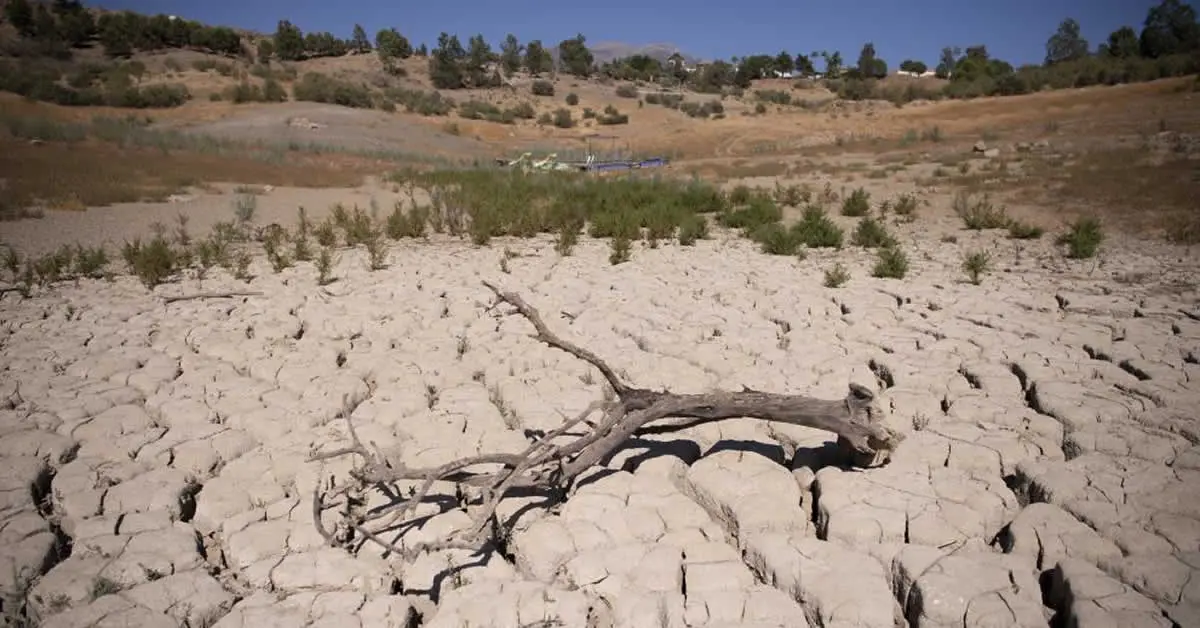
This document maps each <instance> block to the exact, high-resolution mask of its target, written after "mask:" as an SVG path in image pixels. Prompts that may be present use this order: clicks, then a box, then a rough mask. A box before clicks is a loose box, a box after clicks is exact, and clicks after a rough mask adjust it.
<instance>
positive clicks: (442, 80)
mask: <svg viewBox="0 0 1200 628" xmlns="http://www.w3.org/2000/svg"><path fill="white" fill-rule="evenodd" d="M466 56H467V51H466V50H464V49H463V47H462V43H461V42H460V41H458V35H450V34H448V33H446V32H442V33H441V34H440V35H438V45H437V48H434V49H433V51H432V53H431V54H430V56H429V80H430V81H431V82H432V83H433V86H434V87H436V88H438V89H461V88H463V87H465V86H466V82H465V77H464V76H463V67H462V66H463V59H465V58H466Z"/></svg>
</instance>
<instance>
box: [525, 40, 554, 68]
mask: <svg viewBox="0 0 1200 628" xmlns="http://www.w3.org/2000/svg"><path fill="white" fill-rule="evenodd" d="M553 65H554V59H553V58H551V57H550V51H549V50H546V48H545V47H544V46H542V40H540V39H535V40H533V41H531V42H529V43H528V44H526V45H525V69H526V70H528V71H529V73H530V74H532V75H534V76H538V75H541V74H543V73H545V72H549V71H550V70H551V69H552V68H553Z"/></svg>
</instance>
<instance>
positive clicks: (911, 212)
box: [892, 194, 917, 221]
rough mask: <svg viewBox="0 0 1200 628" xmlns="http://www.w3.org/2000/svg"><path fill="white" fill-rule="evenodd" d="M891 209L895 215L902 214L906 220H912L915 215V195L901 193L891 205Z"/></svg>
mask: <svg viewBox="0 0 1200 628" xmlns="http://www.w3.org/2000/svg"><path fill="white" fill-rule="evenodd" d="M892 211H893V212H895V213H896V215H897V216H903V217H904V218H906V219H907V220H910V221H911V220H913V219H914V218H916V215H917V197H915V196H913V195H912V194H901V195H900V196H899V197H898V198H897V199H896V202H895V204H894V205H893V207H892Z"/></svg>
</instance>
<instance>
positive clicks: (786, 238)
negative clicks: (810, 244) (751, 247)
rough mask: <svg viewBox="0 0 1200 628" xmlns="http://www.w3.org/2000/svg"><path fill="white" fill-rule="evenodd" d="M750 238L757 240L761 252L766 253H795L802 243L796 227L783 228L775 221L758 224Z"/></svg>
mask: <svg viewBox="0 0 1200 628" xmlns="http://www.w3.org/2000/svg"><path fill="white" fill-rule="evenodd" d="M750 238H751V239H752V240H754V241H755V242H758V243H759V245H760V246H761V247H762V252H763V253H766V254H768V255H795V254H796V252H797V251H799V250H800V245H801V244H803V241H802V239H801V238H800V236H799V233H798V232H797V230H796V229H794V228H793V229H788V228H785V227H784V226H783V225H781V224H779V223H777V222H772V223H766V224H762V225H758V226H757V227H755V228H754V231H752V232H751V234H750Z"/></svg>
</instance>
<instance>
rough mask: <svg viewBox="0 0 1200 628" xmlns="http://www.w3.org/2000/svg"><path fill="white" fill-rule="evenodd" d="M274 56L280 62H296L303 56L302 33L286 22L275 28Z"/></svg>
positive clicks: (281, 22)
mask: <svg viewBox="0 0 1200 628" xmlns="http://www.w3.org/2000/svg"><path fill="white" fill-rule="evenodd" d="M275 56H277V57H279V59H280V60H281V61H296V60H298V59H300V58H301V57H303V56H304V33H301V32H300V29H299V28H297V27H296V26H295V25H293V24H292V23H291V22H289V21H287V20H279V25H278V26H276V28H275Z"/></svg>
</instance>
